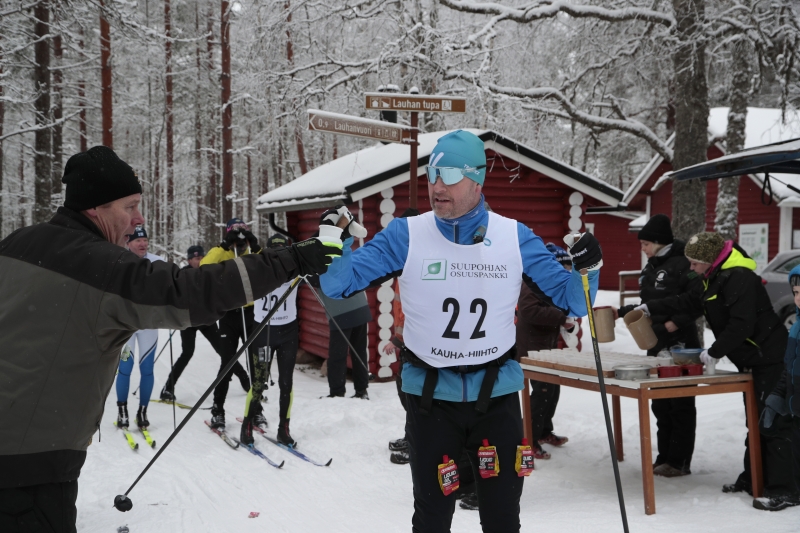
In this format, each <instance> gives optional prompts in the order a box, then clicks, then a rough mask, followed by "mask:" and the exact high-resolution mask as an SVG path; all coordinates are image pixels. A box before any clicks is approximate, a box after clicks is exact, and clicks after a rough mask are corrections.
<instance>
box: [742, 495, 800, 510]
mask: <svg viewBox="0 0 800 533" xmlns="http://www.w3.org/2000/svg"><path fill="white" fill-rule="evenodd" d="M795 505H800V497H798V496H797V495H796V494H795V495H792V494H784V495H780V496H773V497H772V498H755V499H754V500H753V507H754V508H756V509H758V510H759V511H782V510H783V509H786V508H787V507H794V506H795Z"/></svg>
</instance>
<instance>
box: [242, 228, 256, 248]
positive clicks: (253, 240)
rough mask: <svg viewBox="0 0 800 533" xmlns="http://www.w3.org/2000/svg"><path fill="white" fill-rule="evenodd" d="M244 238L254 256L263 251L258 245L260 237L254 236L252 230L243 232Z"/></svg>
mask: <svg viewBox="0 0 800 533" xmlns="http://www.w3.org/2000/svg"><path fill="white" fill-rule="evenodd" d="M241 232H242V234H243V235H244V238H245V239H247V244H248V245H249V246H250V251H251V252H252V253H254V254H257V253H258V252H260V251H261V247H260V246H259V245H258V237H256V236H255V235H253V232H252V231H250V230H246V229H245V230H241Z"/></svg>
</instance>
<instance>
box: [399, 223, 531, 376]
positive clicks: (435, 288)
mask: <svg viewBox="0 0 800 533" xmlns="http://www.w3.org/2000/svg"><path fill="white" fill-rule="evenodd" d="M408 234H409V246H408V258H407V259H406V263H405V266H404V267H403V274H402V276H400V278H399V280H400V294H402V295H403V312H404V313H405V317H406V319H405V325H404V328H403V332H404V341H405V344H406V346H408V348H409V349H410V350H411V351H412V352H414V354H416V355H417V357H419V358H420V359H422V360H423V361H425V362H426V363H428V364H429V365H431V366H434V367H437V368H443V367H449V366H461V365H479V364H483V363H487V362H489V361H492V360H494V359H497V358H499V357H500V356H502V355H503V354H504V353H505V352H507V351H508V350H509V349H511V347H512V346H514V344H515V342H516V328H515V326H514V310H515V308H516V305H517V300H518V299H519V291H520V284H521V283H522V272H523V271H522V256H521V255H520V251H519V238H518V236H517V222H516V221H515V220H511V219H509V218H505V217H502V216H500V215H497V214H495V213H489V222H488V227H487V231H486V236H485V237H484V240H483V242H482V243H478V244H472V245H463V244H456V243H454V242H450V241H448V240H447V239H446V238H445V237H444V236H443V235H442V234H441V233H440V231H439V229H438V228H437V227H436V220H435V218H434V214H433V212H428V213H426V214H424V215H420V216H417V217H410V218H408Z"/></svg>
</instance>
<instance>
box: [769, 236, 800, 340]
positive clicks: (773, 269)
mask: <svg viewBox="0 0 800 533" xmlns="http://www.w3.org/2000/svg"><path fill="white" fill-rule="evenodd" d="M797 265H800V250H792V251H790V252H781V253H779V254H778V255H776V256H775V258H774V259H773V260H772V261H770V262H769V264H768V265H767V266H766V267H765V268H764V271H763V272H762V273H761V277H762V278H763V279H764V281H766V288H767V294H769V299H770V300H771V301H772V308H773V309H774V310H775V312H776V313H777V314H778V316H779V317H781V319H783V323H784V325H785V326H786V327H787V329H788V328H791V327H792V324H794V320H795V316H796V314H795V305H794V298H793V297H792V289H791V287H789V272H790V271H791V270H792V269H793V268H794V267H796V266H797Z"/></svg>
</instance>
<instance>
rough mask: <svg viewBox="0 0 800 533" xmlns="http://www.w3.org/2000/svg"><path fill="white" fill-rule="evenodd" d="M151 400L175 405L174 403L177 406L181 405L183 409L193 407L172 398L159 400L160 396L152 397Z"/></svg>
mask: <svg viewBox="0 0 800 533" xmlns="http://www.w3.org/2000/svg"><path fill="white" fill-rule="evenodd" d="M150 402H156V403H163V404H166V405H173V404H174V405H175V407H179V408H181V409H191V408H192V406H191V405H186V404H185V403H180V402H173V401H172V400H159V399H158V398H151V399H150Z"/></svg>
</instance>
